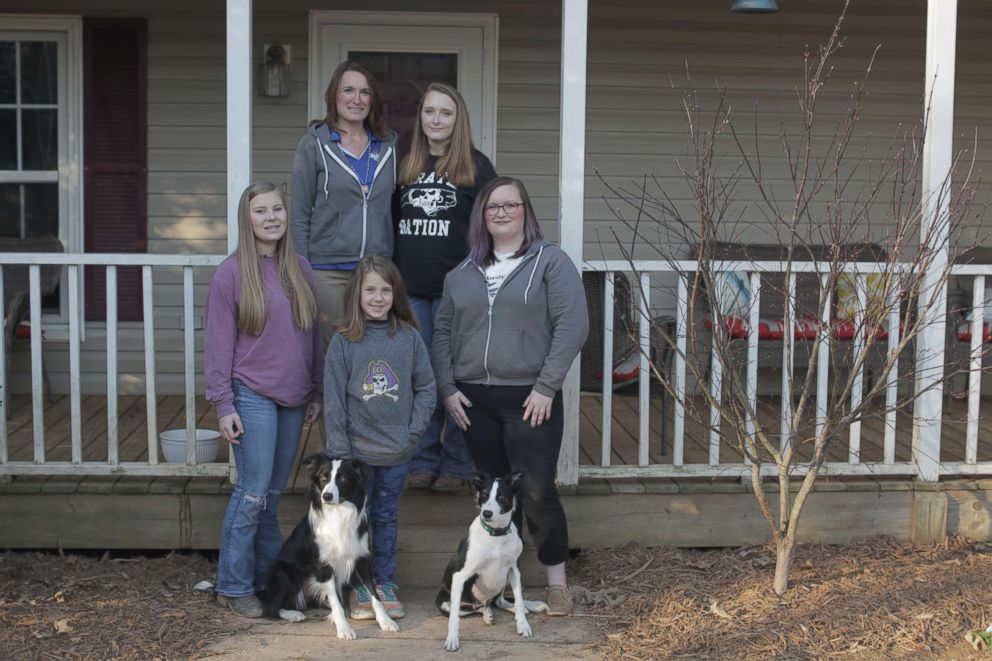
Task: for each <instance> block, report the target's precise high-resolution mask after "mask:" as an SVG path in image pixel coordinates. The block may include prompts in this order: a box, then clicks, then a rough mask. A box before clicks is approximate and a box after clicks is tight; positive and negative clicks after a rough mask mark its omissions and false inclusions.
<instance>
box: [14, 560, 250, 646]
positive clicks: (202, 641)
mask: <svg viewBox="0 0 992 661" xmlns="http://www.w3.org/2000/svg"><path fill="white" fill-rule="evenodd" d="M215 573H216V563H213V562H211V561H210V560H209V559H207V558H206V557H204V556H202V555H197V554H189V555H186V554H178V553H173V554H170V555H168V556H166V557H158V558H119V559H112V558H110V557H109V556H108V555H106V554H105V555H104V556H103V557H102V558H95V557H87V556H80V555H64V556H62V555H59V554H55V553H15V552H6V553H0V659H4V661H8V660H9V661H21V660H27V659H31V660H34V659H60V660H73V659H121V660H125V659H163V660H164V659H195V658H198V657H200V656H204V655H205V652H204V651H203V650H204V648H205V647H206V646H207V645H209V644H210V643H212V642H214V641H216V640H219V639H221V638H224V637H226V636H230V635H232V634H234V633H237V632H239V631H243V630H245V629H247V628H248V627H249V626H250V623H249V621H248V620H242V619H239V618H237V617H235V616H233V615H230V614H228V612H227V611H226V610H224V609H223V608H221V607H220V606H219V605H218V604H217V602H216V601H215V600H214V597H213V592H196V591H193V589H192V586H193V585H195V584H196V583H197V582H198V581H200V580H202V579H212V577H213V576H214V574H215Z"/></svg>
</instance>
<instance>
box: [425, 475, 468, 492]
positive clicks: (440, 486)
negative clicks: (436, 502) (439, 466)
mask: <svg viewBox="0 0 992 661" xmlns="http://www.w3.org/2000/svg"><path fill="white" fill-rule="evenodd" d="M464 484H465V480H463V479H462V478H460V477H455V476H454V475H442V476H441V477H439V478H437V479H436V480H434V486H432V487H431V489H433V490H434V491H444V492H447V493H453V492H455V491H460V490H461V488H462V486H463V485H464Z"/></svg>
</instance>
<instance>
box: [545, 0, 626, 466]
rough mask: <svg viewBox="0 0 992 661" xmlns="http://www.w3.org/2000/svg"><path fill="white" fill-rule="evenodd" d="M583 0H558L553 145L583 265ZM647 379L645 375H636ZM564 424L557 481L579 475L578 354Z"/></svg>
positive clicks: (561, 212)
mask: <svg viewBox="0 0 992 661" xmlns="http://www.w3.org/2000/svg"><path fill="white" fill-rule="evenodd" d="M588 25H589V3H588V0H562V3H561V105H560V113H561V132H560V133H559V140H560V145H559V149H558V154H559V162H558V173H559V174H558V243H559V245H560V246H561V249H562V250H564V251H565V253H566V254H567V255H568V256H569V257H571V258H572V261H573V262H575V266H576V268H578V269H579V270H580V271H581V269H582V244H583V236H582V230H583V225H584V223H585V213H584V211H585V208H584V205H585V177H586V57H587V50H586V35H587V32H588ZM641 380H642V382H643V383H646V379H644V378H642V379H641ZM562 400H563V405H564V415H565V429H564V435H563V439H562V446H561V455H559V458H558V481H559V482H561V483H562V484H576V483H578V481H579V418H580V416H581V414H580V412H579V360H578V358H576V360H575V362H574V363H572V368H571V369H570V370H569V371H568V375H567V376H566V377H565V383H564V384H563V386H562Z"/></svg>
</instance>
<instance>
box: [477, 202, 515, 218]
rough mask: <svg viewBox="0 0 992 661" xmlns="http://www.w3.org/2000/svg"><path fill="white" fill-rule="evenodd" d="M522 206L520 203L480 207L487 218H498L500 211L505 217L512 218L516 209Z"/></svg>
mask: <svg viewBox="0 0 992 661" xmlns="http://www.w3.org/2000/svg"><path fill="white" fill-rule="evenodd" d="M523 206H524V205H523V204H521V203H520V202H504V203H503V204H487V205H486V206H484V207H482V210H483V211H485V212H486V215H487V216H498V215H499V212H500V210H502V211H503V213H505V214H506V215H507V216H512V215H513V214H515V213H516V212H517V209H519V208H521V207H523Z"/></svg>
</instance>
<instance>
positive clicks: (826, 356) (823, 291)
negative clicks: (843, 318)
mask: <svg viewBox="0 0 992 661" xmlns="http://www.w3.org/2000/svg"><path fill="white" fill-rule="evenodd" d="M828 278H829V276H828V275H827V274H826V273H824V274H823V275H821V276H820V295H821V296H822V297H823V309H822V310H820V329H819V331H818V332H819V335H820V346H819V347H818V348H817V351H816V428H815V433H816V438H817V439H819V438H820V435H821V434H822V433H823V425H825V424H826V420H827V398H828V397H829V388H830V343H831V342H832V341H833V328H832V327H831V325H830V306H831V303H832V298H833V297H832V296H831V291H830V289H829V287H828V286H827V281H828Z"/></svg>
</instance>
